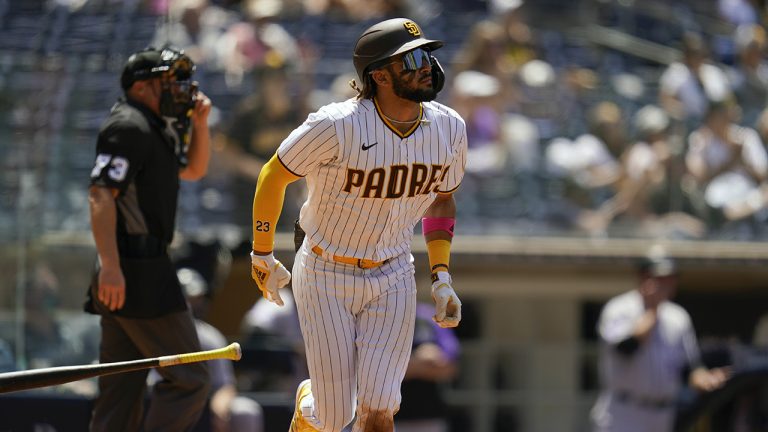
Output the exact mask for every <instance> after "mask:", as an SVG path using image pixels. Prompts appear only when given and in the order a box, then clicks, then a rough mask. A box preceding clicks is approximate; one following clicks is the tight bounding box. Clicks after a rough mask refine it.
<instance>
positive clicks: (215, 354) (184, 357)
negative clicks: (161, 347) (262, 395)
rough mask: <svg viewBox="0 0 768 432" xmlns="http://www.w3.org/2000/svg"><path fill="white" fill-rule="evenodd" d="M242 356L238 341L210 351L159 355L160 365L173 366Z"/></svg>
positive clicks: (234, 358) (236, 358)
mask: <svg viewBox="0 0 768 432" xmlns="http://www.w3.org/2000/svg"><path fill="white" fill-rule="evenodd" d="M241 357H242V351H241V350H240V344H239V343H237V342H234V343H231V344H229V345H228V346H226V347H224V348H219V349H215V350H210V351H200V352H194V353H187V354H176V355H169V356H163V357H158V360H159V364H158V366H160V367H165V366H173V365H178V364H184V363H194V362H201V361H207V360H217V359H229V360H240V358H241Z"/></svg>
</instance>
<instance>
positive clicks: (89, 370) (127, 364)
mask: <svg viewBox="0 0 768 432" xmlns="http://www.w3.org/2000/svg"><path fill="white" fill-rule="evenodd" d="M241 356H242V352H241V351H240V344H238V343H237V342H235V343H233V344H230V345H229V346H226V347H224V348H219V349H214V350H208V351H198V352H192V353H186V354H175V355H168V356H162V357H154V358H148V359H139V360H129V361H123V362H114V363H101V364H92V365H81V366H60V367H50V368H42V369H31V370H25V371H18V372H8V373H0V393H10V392H15V391H20V390H27V389H31V388H38V387H47V386H52V385H57V384H64V383H68V382H72V381H79V380H82V379H86V378H91V377H95V376H101V375H110V374H115V373H120V372H129V371H135V370H139V369H149V368H154V367H167V366H175V365H179V364H184V363H194V362H201V361H206V360H215V359H229V360H235V361H237V360H240V357H241Z"/></svg>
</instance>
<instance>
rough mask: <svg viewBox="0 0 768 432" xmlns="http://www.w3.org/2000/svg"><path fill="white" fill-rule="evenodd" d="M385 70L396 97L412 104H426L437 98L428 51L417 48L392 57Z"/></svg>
mask: <svg viewBox="0 0 768 432" xmlns="http://www.w3.org/2000/svg"><path fill="white" fill-rule="evenodd" d="M387 69H388V71H389V72H390V76H391V77H392V91H393V92H394V93H395V95H396V96H398V97H401V98H403V99H407V100H411V101H414V102H428V101H431V100H434V99H435V97H437V92H435V88H434V86H433V83H432V66H431V64H430V62H429V52H428V51H426V50H422V49H418V48H417V49H415V50H413V51H410V52H408V53H405V54H403V55H399V56H397V57H394V58H393V61H392V63H390V64H389V65H388V66H387Z"/></svg>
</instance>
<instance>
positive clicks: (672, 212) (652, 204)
mask: <svg viewBox="0 0 768 432" xmlns="http://www.w3.org/2000/svg"><path fill="white" fill-rule="evenodd" d="M634 126H635V130H636V132H637V137H638V141H637V142H635V143H634V144H633V145H632V146H631V147H630V148H629V149H627V151H626V152H625V154H624V155H623V156H622V158H621V160H622V165H623V169H622V172H623V175H622V178H621V180H620V181H619V182H618V189H617V192H616V194H615V195H614V196H613V197H612V198H611V199H610V200H608V201H606V202H605V203H603V205H601V206H600V208H599V210H598V211H597V212H595V214H594V215H593V218H594V220H592V224H591V225H590V228H591V229H593V230H594V231H596V232H602V231H605V230H607V228H608V225H609V224H610V223H611V222H612V221H615V220H616V219H619V221H620V222H622V223H623V226H624V227H625V230H624V231H623V233H624V234H626V230H628V229H631V230H633V231H634V232H635V233H637V234H639V235H640V236H642V237H670V236H671V237H684V238H691V237H693V238H698V237H701V236H703V235H704V234H705V232H706V226H705V225H704V222H703V221H701V220H699V219H697V218H695V217H693V216H692V215H691V214H690V213H691V212H693V209H692V208H691V206H690V205H689V204H688V201H687V200H686V199H685V196H684V194H683V192H682V190H680V179H681V176H682V172H681V171H682V170H681V169H680V167H678V165H681V163H679V160H680V157H679V155H678V154H677V153H679V150H677V149H676V148H675V146H674V143H673V140H672V138H671V136H670V135H669V131H670V119H669V116H668V115H667V114H666V112H665V111H664V110H662V109H661V108H659V107H657V106H654V105H647V106H645V107H643V108H642V109H640V110H638V111H637V113H635V116H634Z"/></svg>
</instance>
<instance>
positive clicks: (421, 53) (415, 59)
mask: <svg viewBox="0 0 768 432" xmlns="http://www.w3.org/2000/svg"><path fill="white" fill-rule="evenodd" d="M429 57H430V51H429V50H428V49H427V48H416V49H414V50H411V51H408V52H407V53H405V54H403V57H402V59H401V60H400V61H401V62H402V65H403V72H415V71H417V70H419V69H421V68H423V67H424V65H425V64H430V61H429ZM395 63H398V62H397V61H393V62H389V63H385V64H383V65H381V66H379V67H376V68H375V69H378V68H380V67H384V66H387V65H391V64H395Z"/></svg>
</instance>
